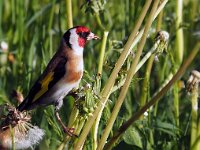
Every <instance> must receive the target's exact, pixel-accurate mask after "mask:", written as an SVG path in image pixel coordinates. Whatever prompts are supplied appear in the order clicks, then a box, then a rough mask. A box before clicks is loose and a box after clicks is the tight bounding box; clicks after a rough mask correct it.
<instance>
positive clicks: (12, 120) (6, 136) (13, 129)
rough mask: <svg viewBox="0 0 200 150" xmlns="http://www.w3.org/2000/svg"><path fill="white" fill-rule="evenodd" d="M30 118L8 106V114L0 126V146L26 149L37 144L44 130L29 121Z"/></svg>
mask: <svg viewBox="0 0 200 150" xmlns="http://www.w3.org/2000/svg"><path fill="white" fill-rule="evenodd" d="M30 119H31V118H30V116H29V115H28V114H27V113H26V112H19V111H18V110H16V108H15V107H12V106H10V107H9V109H8V115H7V116H6V118H5V119H4V120H3V123H2V124H1V126H0V147H2V148H8V149H10V148H12V147H15V148H16V149H27V148H29V147H32V146H33V145H36V144H38V143H39V141H40V140H41V139H42V137H43V136H44V131H43V130H42V129H39V128H38V127H37V126H33V125H32V124H31V123H29V121H30ZM13 143H14V145H13Z"/></svg>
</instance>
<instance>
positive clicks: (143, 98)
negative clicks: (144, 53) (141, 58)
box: [140, 54, 155, 107]
mask: <svg viewBox="0 0 200 150" xmlns="http://www.w3.org/2000/svg"><path fill="white" fill-rule="evenodd" d="M154 57H155V54H153V55H152V56H151V57H150V58H149V60H148V63H147V69H146V72H145V78H144V81H143V83H142V85H143V86H142V94H141V99H140V107H142V106H144V105H145V103H146V100H147V94H148V87H149V79H150V73H151V69H152V65H153V61H154Z"/></svg>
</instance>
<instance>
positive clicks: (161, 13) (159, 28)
mask: <svg viewBox="0 0 200 150" xmlns="http://www.w3.org/2000/svg"><path fill="white" fill-rule="evenodd" d="M162 18H163V11H161V12H160V14H159V16H158V22H157V24H156V32H159V31H160V30H161V25H162ZM151 57H153V58H150V59H149V61H153V60H154V57H155V55H152V56H151ZM166 60H168V59H166ZM149 63H151V62H149ZM151 64H152V65H153V63H151ZM165 64H166V63H165ZM165 67H166V65H164V66H162V71H161V78H160V79H161V80H160V81H163V78H162V77H164V70H165ZM149 72H151V70H149ZM148 75H149V76H150V73H149V74H148ZM145 78H148V79H149V78H150V77H145ZM144 86H145V84H143V87H144ZM143 94H144V95H146V94H145V93H142V95H143ZM142 101H146V99H145V100H141V102H142ZM157 109H158V103H156V105H155V107H154V114H153V115H154V117H155V116H156V113H157ZM150 132H153V131H152V130H151V131H150Z"/></svg>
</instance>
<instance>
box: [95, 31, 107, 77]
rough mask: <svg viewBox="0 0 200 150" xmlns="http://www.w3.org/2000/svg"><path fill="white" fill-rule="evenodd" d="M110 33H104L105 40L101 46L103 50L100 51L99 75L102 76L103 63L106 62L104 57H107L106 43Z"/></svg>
mask: <svg viewBox="0 0 200 150" xmlns="http://www.w3.org/2000/svg"><path fill="white" fill-rule="evenodd" d="M108 33H109V32H108V31H104V32H103V39H102V44H101V50H100V56H99V64H98V73H97V74H98V75H100V76H101V74H102V68H103V61H104V55H105V50H106V42H107V38H108Z"/></svg>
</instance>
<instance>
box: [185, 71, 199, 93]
mask: <svg viewBox="0 0 200 150" xmlns="http://www.w3.org/2000/svg"><path fill="white" fill-rule="evenodd" d="M199 82H200V72H198V71H197V70H193V71H192V72H191V75H190V77H189V79H188V81H187V86H186V90H187V92H191V91H192V90H194V89H195V88H197V87H198V84H199Z"/></svg>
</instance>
